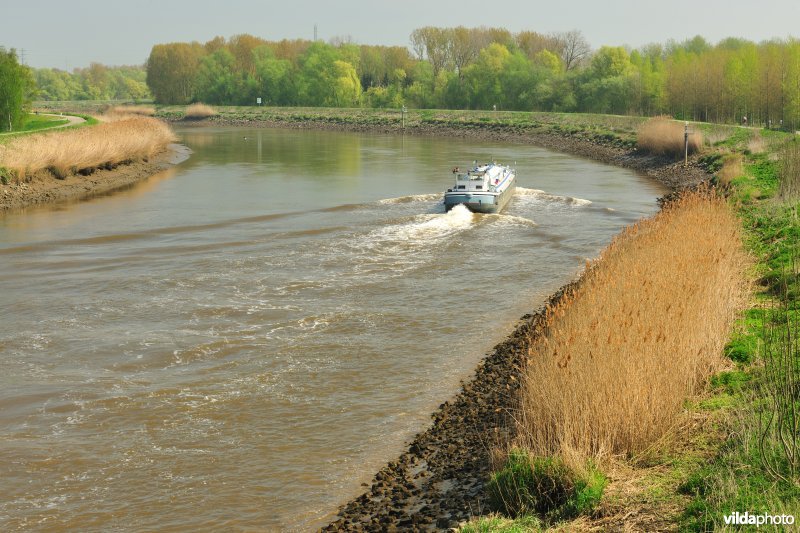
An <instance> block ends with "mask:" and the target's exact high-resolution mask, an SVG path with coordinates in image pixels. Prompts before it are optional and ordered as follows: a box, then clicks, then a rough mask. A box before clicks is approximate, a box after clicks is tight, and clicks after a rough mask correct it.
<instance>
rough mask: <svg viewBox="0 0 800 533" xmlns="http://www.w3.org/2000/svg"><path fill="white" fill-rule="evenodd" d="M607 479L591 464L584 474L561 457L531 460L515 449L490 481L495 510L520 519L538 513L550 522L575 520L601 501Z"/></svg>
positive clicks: (490, 495)
mask: <svg viewBox="0 0 800 533" xmlns="http://www.w3.org/2000/svg"><path fill="white" fill-rule="evenodd" d="M606 484H607V479H606V477H605V476H604V475H603V474H602V472H600V471H599V470H597V469H596V468H595V467H594V466H593V465H592V464H589V465H588V466H587V468H585V469H583V471H581V470H579V469H576V468H574V467H572V466H570V465H568V464H567V463H566V462H565V461H564V460H563V459H561V458H558V457H544V458H536V457H532V456H531V455H530V454H529V453H528V452H527V451H525V450H523V449H520V448H513V449H512V450H511V451H510V452H509V454H508V459H507V460H506V463H505V465H504V467H503V468H502V469H501V470H499V471H498V472H496V473H495V474H493V475H492V478H491V480H490V481H489V486H488V490H489V500H490V504H491V505H492V507H493V508H494V510H496V511H499V512H502V513H504V514H506V515H508V516H512V517H518V516H525V515H530V514H537V515H539V516H541V517H543V518H545V519H547V520H557V519H565V518H572V517H575V516H577V515H579V514H583V513H586V512H588V511H591V510H592V509H593V508H594V507H595V506H597V504H598V503H599V502H600V498H601V497H602V495H603V489H604V488H605V486H606Z"/></svg>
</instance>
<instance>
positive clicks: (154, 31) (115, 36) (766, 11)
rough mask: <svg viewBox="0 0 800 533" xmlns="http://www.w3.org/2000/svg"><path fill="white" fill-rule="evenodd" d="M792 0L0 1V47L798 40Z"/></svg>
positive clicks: (68, 57)
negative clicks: (428, 31)
mask: <svg viewBox="0 0 800 533" xmlns="http://www.w3.org/2000/svg"><path fill="white" fill-rule="evenodd" d="M798 23H800V1H798V0H760V1H754V0H728V1H724V0H705V1H703V0H699V1H698V0H659V1H658V2H646V1H644V0H566V1H558V0H556V1H553V0H549V1H541V0H529V1H511V0H483V1H477V0H441V1H439V0H395V1H391V2H386V1H382V0H335V1H314V0H282V1H277V0H216V1H213V2H212V1H209V0H191V1H190V0H130V1H126V2H121V1H118V0H104V1H103V0H57V1H56V0H49V1H45V0H0V46H5V47H6V48H16V49H17V50H18V52H22V51H23V50H24V60H25V63H26V64H28V65H30V66H34V67H57V68H61V69H67V70H71V69H72V68H75V67H85V66H88V65H89V63H91V62H93V61H96V62H100V63H104V64H106V65H132V64H142V63H144V62H145V60H146V59H147V56H148V55H149V54H150V49H151V48H152V46H153V45H154V44H159V43H168V42H176V41H200V42H205V41H207V40H209V39H212V38H213V37H215V36H217V35H221V36H223V37H226V38H227V37H230V36H232V35H236V34H239V33H250V34H252V35H256V36H258V37H262V38H264V39H268V40H280V39H283V38H292V39H294V38H306V39H311V38H313V35H314V25H315V24H316V25H317V27H318V36H319V38H320V39H323V40H328V39H330V38H331V37H335V36H347V35H349V36H351V37H352V38H353V40H354V41H355V42H357V43H363V44H389V45H408V44H409V35H410V34H411V31H412V30H414V29H415V28H419V27H422V26H429V25H431V26H442V27H450V26H458V25H464V26H468V27H471V26H481V25H485V26H499V27H504V28H507V29H509V30H511V31H513V32H518V31H521V30H533V31H537V32H540V33H550V32H559V31H568V30H572V29H578V30H580V31H582V32H583V34H584V35H585V36H586V38H587V40H588V41H589V43H590V44H591V45H592V47H594V48H598V47H600V46H602V45H615V46H616V45H630V46H632V47H634V48H635V47H639V46H641V45H644V44H647V43H651V42H659V43H664V42H666V41H667V40H669V39H675V40H678V41H682V40H684V39H687V38H690V37H693V36H695V35H698V34H699V35H702V36H704V37H705V38H706V39H708V40H709V41H711V42H712V43H715V42H717V41H719V40H720V39H723V38H725V37H731V36H733V37H744V38H746V39H750V40H752V41H762V40H765V39H770V38H773V37H780V38H786V37H789V36H792V35H794V36H798V37H800V26H798Z"/></svg>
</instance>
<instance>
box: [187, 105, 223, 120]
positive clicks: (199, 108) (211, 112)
mask: <svg viewBox="0 0 800 533" xmlns="http://www.w3.org/2000/svg"><path fill="white" fill-rule="evenodd" d="M217 114H218V113H217V111H216V110H215V109H214V108H213V107H211V106H210V105H206V104H201V103H197V104H192V105H190V106H188V107H187V108H186V113H184V115H183V118H185V119H189V120H192V119H193V120H200V119H204V118H208V117H214V116H216V115H217Z"/></svg>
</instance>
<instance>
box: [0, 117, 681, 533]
mask: <svg viewBox="0 0 800 533" xmlns="http://www.w3.org/2000/svg"><path fill="white" fill-rule="evenodd" d="M178 133H179V136H180V137H181V142H182V143H183V144H185V145H186V146H188V147H190V148H191V149H192V150H193V152H194V153H193V154H192V156H191V157H190V158H189V159H188V160H187V161H185V162H183V163H181V164H180V165H178V166H176V167H175V168H173V169H170V170H168V171H166V172H164V173H162V174H159V175H157V176H154V177H153V178H151V179H149V180H147V181H145V182H142V183H140V184H138V185H136V186H134V187H132V188H130V189H128V190H126V191H122V192H118V193H115V194H113V195H109V196H104V197H99V198H95V199H92V200H90V201H84V202H78V203H73V204H67V205H60V206H50V207H41V208H35V209H28V210H26V211H25V212H12V213H6V214H0V324H2V327H0V368H2V373H0V470H2V472H3V474H2V476H0V494H2V495H3V497H2V498H1V499H0V529H2V530H3V531H17V530H31V529H33V530H41V531H61V530H64V529H74V530H81V531H128V530H159V531H177V530H195V531H198V530H253V529H259V528H261V529H266V530H283V529H290V530H306V529H310V528H314V527H317V526H319V525H321V524H324V523H325V521H326V520H327V519H330V518H331V516H332V513H334V512H335V511H336V508H337V506H338V505H339V504H341V503H344V502H345V501H346V500H348V499H349V498H351V497H353V496H355V495H357V494H359V493H360V491H362V490H363V487H362V486H361V483H363V482H368V481H369V480H370V479H371V477H372V475H373V474H374V472H375V471H377V470H378V469H379V468H380V467H381V466H382V465H383V464H385V462H386V461H388V460H390V459H392V458H394V457H395V456H396V455H398V454H399V453H400V452H401V451H402V450H403V448H404V442H406V441H407V440H408V439H409V438H410V437H412V436H413V435H414V433H416V432H418V431H420V430H422V429H424V428H425V427H426V425H427V424H428V417H429V413H430V412H431V411H432V410H433V409H435V408H436V406H438V405H439V404H440V403H441V402H442V401H444V400H446V399H448V398H449V397H450V396H452V395H453V394H454V393H455V392H456V391H457V390H458V387H459V381H460V380H462V379H468V378H469V376H470V375H471V372H472V370H473V368H474V366H475V365H476V363H477V362H478V361H479V360H480V359H481V357H482V356H483V355H484V354H485V353H486V352H487V351H489V350H490V349H491V347H492V346H493V345H494V344H495V343H497V342H499V341H500V340H502V339H503V338H504V337H505V336H506V335H507V334H508V333H509V332H510V331H511V330H512V329H513V326H514V322H515V321H516V319H518V318H519V317H520V316H521V315H522V314H524V313H526V312H529V311H532V310H534V309H536V308H537V307H539V305H540V304H541V303H542V301H543V300H544V298H545V297H546V296H547V295H548V294H550V293H551V292H553V291H554V290H555V289H557V288H558V287H559V286H561V285H562V284H563V283H565V282H566V281H569V280H570V279H571V278H572V277H574V276H575V275H576V274H577V273H578V272H579V271H580V269H581V268H582V267H583V265H584V263H585V261H586V259H587V258H591V257H595V256H596V255H597V254H598V252H599V251H600V250H601V248H602V247H603V246H604V245H605V244H607V243H608V242H609V240H610V239H611V237H612V236H613V235H614V234H616V233H617V232H618V231H619V230H620V229H621V228H622V227H623V226H625V225H627V224H630V223H632V222H634V221H636V220H638V219H640V218H641V217H644V216H648V215H650V214H652V213H654V212H655V211H656V210H657V205H656V201H655V200H656V197H657V196H659V195H661V194H663V193H664V192H665V191H664V189H663V188H662V187H661V186H659V185H658V184H657V183H655V182H653V181H652V180H650V179H648V178H646V177H643V176H641V175H638V174H636V173H634V172H632V171H629V170H624V169H620V168H616V167H612V166H608V165H603V164H598V163H595V162H592V161H589V160H585V159H579V158H575V157H571V156H567V155H563V154H558V153H553V152H549V151H546V150H543V149H540V148H536V147H532V146H529V145H523V144H507V143H505V144H499V143H479V142H477V141H474V140H463V139H445V138H428V137H402V136H397V135H374V134H355V133H342V132H322V131H290V130H271V129H245V128H185V129H180V130H179V131H178ZM476 159H477V160H478V161H480V162H485V161H489V160H492V159H494V160H497V161H498V162H502V163H507V164H512V165H514V164H515V165H516V167H517V174H518V178H517V179H518V189H517V192H516V195H515V197H514V198H513V199H512V200H511V202H510V203H509V205H508V206H507V207H506V209H505V211H504V212H503V213H502V214H500V215H474V214H471V213H469V212H467V211H466V210H465V209H462V208H456V209H454V210H452V211H451V212H449V213H445V212H444V209H443V207H442V204H441V192H442V191H443V190H444V189H445V188H446V187H448V186H450V185H451V181H452V175H451V173H450V169H451V168H452V167H454V166H461V167H462V168H464V167H466V166H468V165H469V164H470V163H471V162H472V161H473V160H476Z"/></svg>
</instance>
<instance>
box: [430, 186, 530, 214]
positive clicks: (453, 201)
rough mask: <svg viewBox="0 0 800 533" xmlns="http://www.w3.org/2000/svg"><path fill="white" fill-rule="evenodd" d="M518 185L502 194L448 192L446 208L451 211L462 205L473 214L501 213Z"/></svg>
mask: <svg viewBox="0 0 800 533" xmlns="http://www.w3.org/2000/svg"><path fill="white" fill-rule="evenodd" d="M515 187H516V184H514V183H512V184H511V185H510V186H509V187H508V188H507V189H506V190H504V191H503V192H501V193H490V192H483V193H481V192H477V193H476V192H461V191H458V192H455V191H454V192H446V193H445V195H444V208H445V210H446V211H450V210H451V209H453V208H454V207H455V206H457V205H459V204H461V205H463V206H464V207H466V208H467V209H469V210H470V211H472V212H473V213H499V212H500V211H502V210H503V208H504V207H505V206H506V204H507V203H508V201H509V200H510V199H511V197H512V196H513V195H514V189H515Z"/></svg>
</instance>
